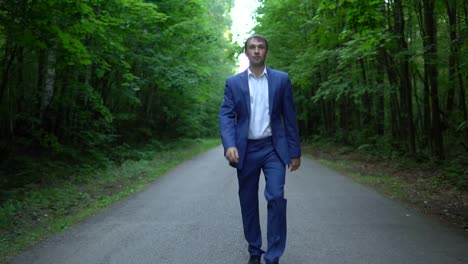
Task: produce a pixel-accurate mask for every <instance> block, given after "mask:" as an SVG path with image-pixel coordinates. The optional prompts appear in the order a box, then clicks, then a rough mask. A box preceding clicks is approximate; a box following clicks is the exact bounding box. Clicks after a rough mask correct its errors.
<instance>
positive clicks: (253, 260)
mask: <svg viewBox="0 0 468 264" xmlns="http://www.w3.org/2000/svg"><path fill="white" fill-rule="evenodd" d="M247 264H260V256H250V259H249V262H248V263H247Z"/></svg>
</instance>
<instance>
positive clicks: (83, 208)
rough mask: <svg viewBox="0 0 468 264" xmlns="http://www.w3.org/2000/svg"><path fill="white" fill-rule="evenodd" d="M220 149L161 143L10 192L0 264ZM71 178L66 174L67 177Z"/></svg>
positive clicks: (1, 219) (202, 143)
mask: <svg viewBox="0 0 468 264" xmlns="http://www.w3.org/2000/svg"><path fill="white" fill-rule="evenodd" d="M219 144H220V141H219V140H218V139H197V140H182V141H179V142H176V143H163V145H162V146H161V145H159V146H158V150H157V151H155V150H154V149H151V148H145V150H143V151H139V156H141V157H144V158H143V159H138V160H131V159H129V160H125V161H123V162H122V163H120V164H119V165H113V166H107V167H105V168H102V169H96V168H92V169H89V168H88V169H85V170H82V171H81V172H80V173H78V174H69V175H62V176H61V177H54V180H51V181H48V182H47V184H32V185H30V186H28V187H27V188H26V189H25V188H22V189H21V190H11V191H10V192H9V193H8V196H7V197H8V198H7V199H5V200H4V201H3V202H2V204H1V207H0V263H4V262H5V261H6V260H7V259H8V258H10V257H12V256H14V255H17V254H18V253H19V252H21V251H23V250H24V249H25V248H28V247H30V246H32V245H34V244H36V243H37V242H38V241H40V240H42V239H44V238H46V237H48V236H50V235H52V234H54V233H57V232H61V231H63V230H65V229H66V228H67V227H69V226H71V225H73V224H74V223H76V222H78V221H80V220H83V219H85V218H86V217H88V216H90V215H92V214H95V213H96V212H98V211H100V210H101V209H102V208H105V207H107V206H108V205H110V204H112V203H114V202H116V201H119V200H121V199H124V198H126V197H128V196H130V195H132V194H133V193H135V192H138V191H140V190H142V189H143V188H145V187H146V186H147V185H148V184H149V183H150V182H152V181H154V180H155V179H157V178H158V177H159V176H161V175H163V174H164V173H165V172H167V171H168V170H170V169H171V168H173V167H175V166H176V165H178V164H180V163H182V162H183V161H186V160H188V159H190V158H192V157H194V156H196V155H198V154H200V153H203V152H205V151H207V150H208V149H210V148H213V147H214V146H217V145H219ZM67 173H69V172H67Z"/></svg>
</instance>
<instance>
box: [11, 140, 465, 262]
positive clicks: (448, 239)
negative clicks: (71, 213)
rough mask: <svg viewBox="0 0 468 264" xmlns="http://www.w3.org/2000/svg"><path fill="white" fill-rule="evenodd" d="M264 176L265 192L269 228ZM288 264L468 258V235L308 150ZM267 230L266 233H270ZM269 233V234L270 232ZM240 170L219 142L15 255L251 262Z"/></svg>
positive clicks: (296, 192)
mask: <svg viewBox="0 0 468 264" xmlns="http://www.w3.org/2000/svg"><path fill="white" fill-rule="evenodd" d="M263 186H264V180H263V179H262V180H261V189H260V191H259V193H260V195H261V197H262V199H261V201H262V202H261V220H262V225H263V226H262V228H263V229H262V230H264V231H265V230H266V228H265V223H266V217H265V215H266V203H265V200H264V198H263V189H262V188H263ZM286 198H287V199H288V213H287V214H288V242H287V247H286V252H285V254H284V256H283V257H282V258H281V264H366V263H368V264H451V263H454V264H455V263H465V264H466V263H468V235H467V234H464V233H460V232H456V231H455V230H452V229H450V228H448V227H445V226H443V225H442V224H440V223H438V222H437V221H435V220H434V219H431V218H428V217H425V216H422V215H420V214H419V213H417V212H416V211H415V210H412V209H409V208H405V207H404V206H402V205H400V204H398V203H397V202H395V201H392V200H390V199H388V198H385V197H384V196H382V195H380V194H378V193H376V192H375V191H373V190H370V189H368V188H366V187H363V186H361V185H359V184H356V183H354V182H352V180H350V179H349V178H347V177H345V176H342V175H340V174H339V173H337V172H335V171H333V170H330V169H328V168H326V167H323V166H322V165H320V164H318V163H317V162H315V161H313V160H311V159H308V158H303V161H302V167H301V168H300V170H299V171H297V172H293V173H288V174H287V180H286ZM263 233H264V237H265V233H266V232H263ZM265 241H266V240H265ZM247 259H248V253H247V245H246V243H245V241H244V238H243V235H242V225H241V216H240V207H239V203H238V198H237V179H236V174H235V170H234V169H232V168H231V167H229V166H228V165H227V163H226V160H225V159H224V158H223V156H222V148H221V147H217V148H215V149H213V150H210V151H208V152H207V153H204V154H202V155H200V156H198V157H196V158H194V159H192V160H189V161H187V162H185V163H183V164H181V165H180V166H178V167H176V168H174V169H173V170H171V171H170V172H168V173H167V174H166V175H164V176H162V177H160V178H159V179H157V180H156V181H155V182H154V183H153V184H151V185H150V186H149V187H148V188H146V189H145V190H144V191H142V192H140V193H138V194H136V195H134V196H132V197H130V198H129V199H126V200H124V201H121V202H118V203H116V204H115V205H113V206H111V207H109V208H107V209H106V210H104V211H102V212H101V213H99V214H97V215H95V216H92V217H90V218H89V219H87V220H86V221H83V222H81V223H79V224H77V225H76V226H74V227H72V228H69V229H67V230H66V231H64V232H63V233H60V234H57V235H55V236H53V237H51V238H49V239H47V240H45V241H43V242H41V243H39V244H38V245H37V246H35V247H33V248H32V249H30V250H27V251H26V252H24V253H23V254H22V255H20V256H18V257H16V258H14V259H11V260H10V261H9V262H7V263H11V264H150V263H151V264H183V263H189V264H205V263H209V264H214V263H223V264H237V263H241V264H245V263H247Z"/></svg>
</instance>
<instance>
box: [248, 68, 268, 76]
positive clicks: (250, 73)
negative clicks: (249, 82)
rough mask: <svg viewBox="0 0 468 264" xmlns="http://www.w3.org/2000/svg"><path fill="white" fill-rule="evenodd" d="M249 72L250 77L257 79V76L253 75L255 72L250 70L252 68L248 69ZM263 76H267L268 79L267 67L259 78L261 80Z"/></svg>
mask: <svg viewBox="0 0 468 264" xmlns="http://www.w3.org/2000/svg"><path fill="white" fill-rule="evenodd" d="M247 71H248V76H249V77H250V76H252V77H254V78H257V76H255V74H253V72H252V71H251V70H250V68H247ZM263 75H265V77H268V74H267V67H266V66H265V68H263V73H262V74H261V75H260V76H259V77H258V78H261V77H263Z"/></svg>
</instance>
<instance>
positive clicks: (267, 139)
mask: <svg viewBox="0 0 468 264" xmlns="http://www.w3.org/2000/svg"><path fill="white" fill-rule="evenodd" d="M245 55H246V56H247V58H248V59H249V68H248V69H247V70H246V71H244V72H242V73H239V74H236V75H234V76H231V77H229V78H228V79H227V80H226V86H225V90H224V100H223V103H222V105H221V109H220V111H219V124H220V132H221V139H222V142H223V146H224V151H225V153H224V154H225V157H226V159H227V160H228V161H229V164H230V165H231V166H233V167H235V168H237V178H238V183H239V199H240V205H241V212H242V222H243V227H244V236H245V239H246V240H247V242H248V244H249V246H248V250H249V253H250V259H249V262H248V263H249V264H260V259H261V255H262V254H265V255H264V259H265V261H266V263H267V264H272V263H273V264H274V263H278V262H279V258H280V257H281V255H282V254H283V252H284V249H285V246H286V199H284V184H285V174H286V166H287V167H288V168H289V170H290V171H295V170H297V169H298V168H299V166H300V164H301V159H300V157H301V148H300V139H299V129H298V127H297V121H296V114H295V110H294V101H293V94H292V87H291V81H290V79H289V76H288V74H287V73H285V72H281V71H276V70H273V69H270V68H266V66H265V60H266V57H267V55H268V42H267V40H266V39H265V38H264V37H263V36H260V35H252V36H251V37H249V38H248V39H247V41H246V42H245ZM261 171H263V174H264V176H265V184H266V185H265V192H264V193H265V198H266V200H267V202H268V206H267V207H268V209H267V210H268V221H267V240H268V241H267V242H268V243H267V244H268V245H267V250H266V252H265V251H263V250H262V249H261V247H262V236H261V231H260V221H259V210H258V185H259V177H260V173H261Z"/></svg>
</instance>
